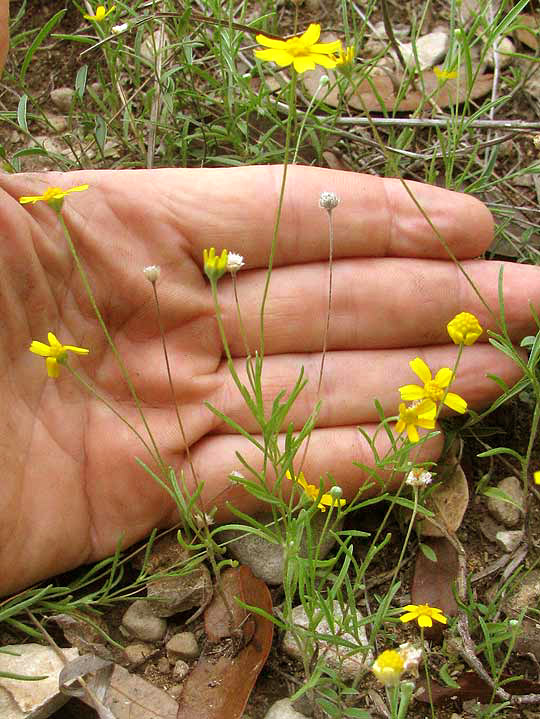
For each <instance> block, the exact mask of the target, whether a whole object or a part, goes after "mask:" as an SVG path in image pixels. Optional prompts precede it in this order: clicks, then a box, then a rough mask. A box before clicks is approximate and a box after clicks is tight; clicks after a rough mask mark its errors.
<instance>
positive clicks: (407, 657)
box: [399, 642, 422, 676]
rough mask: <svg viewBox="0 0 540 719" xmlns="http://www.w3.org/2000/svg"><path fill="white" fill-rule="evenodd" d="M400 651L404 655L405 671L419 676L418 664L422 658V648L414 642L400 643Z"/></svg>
mask: <svg viewBox="0 0 540 719" xmlns="http://www.w3.org/2000/svg"><path fill="white" fill-rule="evenodd" d="M399 653H400V654H401V656H402V657H403V671H405V672H411V674H414V676H418V665H419V664H420V660H421V659H422V649H421V648H420V647H417V646H415V645H414V644H413V643H412V642H405V644H400V645H399Z"/></svg>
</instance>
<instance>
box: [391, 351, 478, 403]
mask: <svg viewBox="0 0 540 719" xmlns="http://www.w3.org/2000/svg"><path fill="white" fill-rule="evenodd" d="M409 367H410V368H411V369H412V371H413V372H414V374H415V375H417V377H419V378H420V379H421V380H422V382H423V383H424V386H423V387H419V386H418V385H417V384H406V385H403V387H400V388H399V392H400V394H401V399H403V400H405V402H415V401H416V400H419V399H431V400H433V402H440V401H441V400H442V399H443V397H444V404H445V405H446V406H447V407H450V409H453V410H455V411H456V412H459V413H460V414H463V412H465V411H466V410H467V402H465V400H464V399H463V397H460V396H459V395H458V394H454V392H447V393H446V397H445V396H444V393H445V390H446V388H447V387H448V386H449V385H450V383H451V382H452V380H453V379H454V375H453V373H452V370H451V369H449V368H448V367H443V368H442V369H440V370H439V371H438V372H437V374H436V375H435V379H433V377H432V376H431V370H430V369H429V367H428V366H427V364H426V363H425V362H424V360H422V359H420V357H416V358H415V359H413V360H411V361H410V362H409Z"/></svg>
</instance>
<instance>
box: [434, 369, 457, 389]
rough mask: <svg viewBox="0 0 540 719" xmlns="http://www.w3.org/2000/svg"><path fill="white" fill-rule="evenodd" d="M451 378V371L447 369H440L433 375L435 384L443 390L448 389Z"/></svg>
mask: <svg viewBox="0 0 540 719" xmlns="http://www.w3.org/2000/svg"><path fill="white" fill-rule="evenodd" d="M453 378H454V374H453V372H452V370H451V369H450V368H449V367H442V368H441V369H440V370H439V371H438V372H437V374H436V375H435V383H436V384H438V385H439V387H441V388H442V389H444V388H445V387H448V385H449V384H450V382H451V381H452V380H453Z"/></svg>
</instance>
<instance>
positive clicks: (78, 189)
mask: <svg viewBox="0 0 540 719" xmlns="http://www.w3.org/2000/svg"><path fill="white" fill-rule="evenodd" d="M112 10H114V5H113V7H112V8H111V10H109V12H112ZM88 188H89V185H77V186H76V187H70V188H69V190H66V193H68V192H84V191H85V190H87V189H88Z"/></svg>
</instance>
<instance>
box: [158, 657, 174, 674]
mask: <svg viewBox="0 0 540 719" xmlns="http://www.w3.org/2000/svg"><path fill="white" fill-rule="evenodd" d="M156 668H157V670H158V672H160V674H168V673H169V672H170V671H171V665H170V663H169V660H168V659H167V657H160V658H159V659H158V662H157V664H156Z"/></svg>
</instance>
